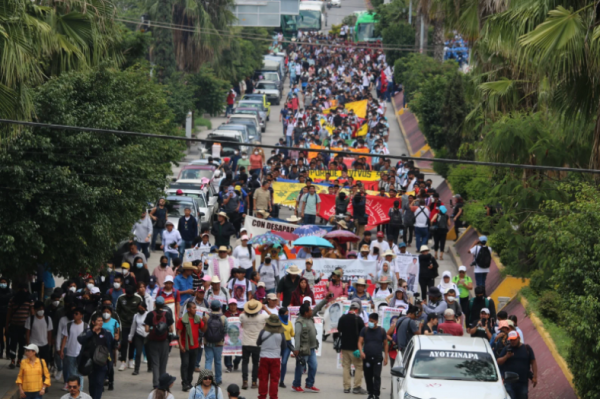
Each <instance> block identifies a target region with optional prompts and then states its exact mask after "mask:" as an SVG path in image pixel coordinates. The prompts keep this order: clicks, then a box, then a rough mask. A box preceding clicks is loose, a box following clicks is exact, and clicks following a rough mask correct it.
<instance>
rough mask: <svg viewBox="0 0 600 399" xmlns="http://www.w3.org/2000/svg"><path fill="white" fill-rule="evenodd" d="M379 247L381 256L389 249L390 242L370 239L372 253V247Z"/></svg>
mask: <svg viewBox="0 0 600 399" xmlns="http://www.w3.org/2000/svg"><path fill="white" fill-rule="evenodd" d="M375 247H379V256H383V253H384V252H385V251H387V250H388V249H390V244H388V242H387V241H381V242H379V241H377V240H375V241H372V242H371V253H373V248H375Z"/></svg>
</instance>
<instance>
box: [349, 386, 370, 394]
mask: <svg viewBox="0 0 600 399" xmlns="http://www.w3.org/2000/svg"><path fill="white" fill-rule="evenodd" d="M352 393H354V394H357V395H366V394H368V392H367V390H366V389H364V388H363V387H358V388H354V389H352Z"/></svg>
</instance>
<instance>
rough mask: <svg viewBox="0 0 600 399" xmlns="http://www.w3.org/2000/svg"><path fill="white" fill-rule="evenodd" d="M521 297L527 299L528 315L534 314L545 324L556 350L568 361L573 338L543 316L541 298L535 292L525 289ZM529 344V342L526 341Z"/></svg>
mask: <svg viewBox="0 0 600 399" xmlns="http://www.w3.org/2000/svg"><path fill="white" fill-rule="evenodd" d="M520 295H523V296H524V297H525V299H527V301H528V302H529V303H528V306H527V309H525V311H526V312H527V314H529V313H531V312H533V313H535V315H536V316H537V317H538V318H539V319H540V320H541V321H542V323H544V328H545V329H546V331H548V334H550V336H551V337H552V340H553V341H554V344H555V345H556V349H557V350H558V353H559V354H560V355H561V356H562V357H563V359H565V360H566V359H567V356H568V353H569V347H570V346H571V342H572V341H571V337H569V334H568V333H567V331H566V330H564V329H563V328H562V327H560V326H559V325H557V324H556V323H555V322H553V321H552V320H550V319H548V318H546V317H544V316H542V314H541V312H540V310H539V306H538V304H539V301H540V297H539V296H537V295H536V294H535V292H533V290H532V289H531V288H529V287H525V288H523V289H522V290H521V292H520ZM525 342H527V340H525Z"/></svg>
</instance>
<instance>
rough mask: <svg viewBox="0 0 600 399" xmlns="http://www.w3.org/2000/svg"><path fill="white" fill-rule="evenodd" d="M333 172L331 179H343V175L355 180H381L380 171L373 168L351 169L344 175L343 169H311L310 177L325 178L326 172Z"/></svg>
mask: <svg viewBox="0 0 600 399" xmlns="http://www.w3.org/2000/svg"><path fill="white" fill-rule="evenodd" d="M327 173H331V180H335V179H341V178H342V176H344V177H346V176H352V178H353V179H354V180H359V181H378V180H380V179H381V178H380V173H379V172H377V171H373V170H349V171H348V172H347V174H345V175H344V173H345V172H344V171H341V170H310V171H309V172H308V177H310V178H311V179H313V180H314V179H324V178H325V174H327Z"/></svg>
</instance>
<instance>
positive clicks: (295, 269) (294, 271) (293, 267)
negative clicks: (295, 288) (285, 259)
mask: <svg viewBox="0 0 600 399" xmlns="http://www.w3.org/2000/svg"><path fill="white" fill-rule="evenodd" d="M287 272H288V274H300V273H301V272H300V269H298V266H296V265H291V266H290V267H288V269H287Z"/></svg>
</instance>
